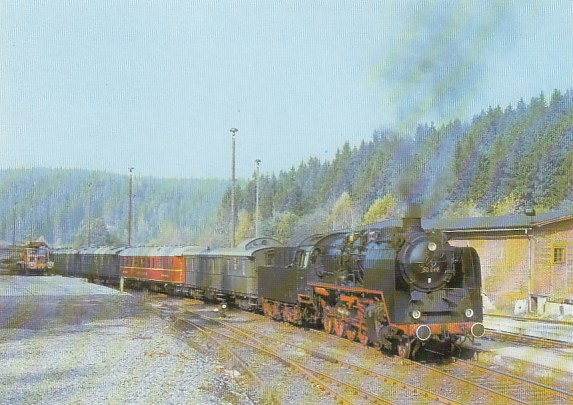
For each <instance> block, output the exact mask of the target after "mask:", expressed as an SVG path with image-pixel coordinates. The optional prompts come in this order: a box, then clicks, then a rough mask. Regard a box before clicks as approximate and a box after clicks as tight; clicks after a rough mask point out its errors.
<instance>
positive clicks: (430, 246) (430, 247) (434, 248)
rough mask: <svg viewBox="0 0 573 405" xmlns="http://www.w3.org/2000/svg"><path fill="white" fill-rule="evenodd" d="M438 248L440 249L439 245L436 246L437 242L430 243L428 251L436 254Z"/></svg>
mask: <svg viewBox="0 0 573 405" xmlns="http://www.w3.org/2000/svg"><path fill="white" fill-rule="evenodd" d="M437 248H438V245H436V243H435V242H430V243H428V250H429V251H430V252H435V251H436V249H437Z"/></svg>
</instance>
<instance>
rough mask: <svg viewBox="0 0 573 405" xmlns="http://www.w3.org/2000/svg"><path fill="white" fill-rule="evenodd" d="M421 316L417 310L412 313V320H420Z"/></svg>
mask: <svg viewBox="0 0 573 405" xmlns="http://www.w3.org/2000/svg"><path fill="white" fill-rule="evenodd" d="M421 316H422V313H421V312H420V311H418V310H417V309H415V310H413V311H412V318H414V319H420V317H421Z"/></svg>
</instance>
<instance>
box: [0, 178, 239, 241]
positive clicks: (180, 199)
mask: <svg viewBox="0 0 573 405" xmlns="http://www.w3.org/2000/svg"><path fill="white" fill-rule="evenodd" d="M228 184H229V182H228V181H223V180H213V179H205V180H193V179H159V178H151V177H138V176H134V177H133V203H132V207H133V212H132V218H133V220H132V223H133V225H132V230H133V231H132V245H137V244H158V245H163V244H192V243H198V242H201V241H202V239H201V237H202V235H207V234H209V231H208V230H210V229H211V228H212V224H211V222H212V221H213V219H214V215H215V213H216V212H217V207H218V206H219V204H220V203H221V199H222V197H223V194H224V192H225V190H226V188H227V187H228ZM0 195H1V196H2V198H1V199H0V213H1V216H0V240H1V239H3V240H4V243H7V244H11V243H12V239H15V241H16V243H22V242H24V243H25V242H26V241H29V240H37V239H43V240H45V241H47V242H48V243H49V244H51V245H53V246H73V247H80V246H86V245H87V240H88V220H89V219H91V220H90V221H89V222H90V227H89V228H90V229H89V230H90V232H89V234H90V239H91V245H94V246H102V245H125V244H126V243H127V223H128V219H127V218H128V211H129V177H128V176H127V175H118V174H111V173H106V172H98V171H87V170H74V169H42V168H39V169H19V170H4V171H0Z"/></svg>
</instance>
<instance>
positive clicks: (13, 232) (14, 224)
mask: <svg viewBox="0 0 573 405" xmlns="http://www.w3.org/2000/svg"><path fill="white" fill-rule="evenodd" d="M17 205H18V203H17V202H15V203H14V209H13V211H12V246H16V206H17Z"/></svg>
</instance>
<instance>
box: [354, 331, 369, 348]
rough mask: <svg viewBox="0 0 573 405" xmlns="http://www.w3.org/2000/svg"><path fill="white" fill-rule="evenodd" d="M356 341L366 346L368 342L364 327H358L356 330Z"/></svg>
mask: <svg viewBox="0 0 573 405" xmlns="http://www.w3.org/2000/svg"><path fill="white" fill-rule="evenodd" d="M357 335H358V341H359V342H360V344H362V345H363V346H366V345H367V344H368V334H367V333H366V330H365V329H362V328H361V329H359V330H358V334H357Z"/></svg>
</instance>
